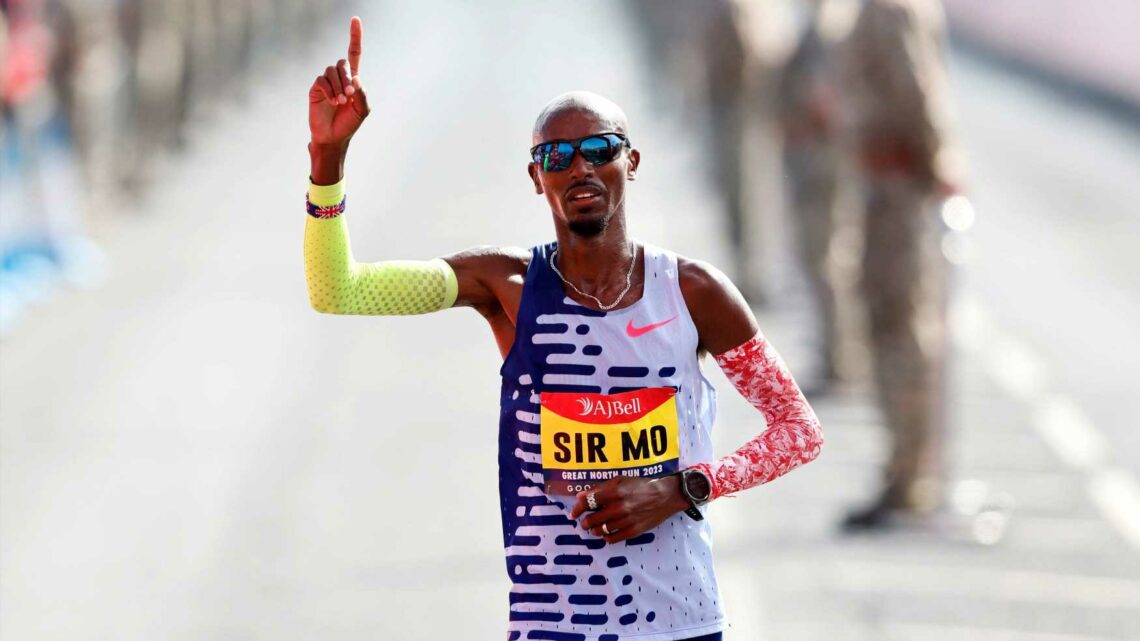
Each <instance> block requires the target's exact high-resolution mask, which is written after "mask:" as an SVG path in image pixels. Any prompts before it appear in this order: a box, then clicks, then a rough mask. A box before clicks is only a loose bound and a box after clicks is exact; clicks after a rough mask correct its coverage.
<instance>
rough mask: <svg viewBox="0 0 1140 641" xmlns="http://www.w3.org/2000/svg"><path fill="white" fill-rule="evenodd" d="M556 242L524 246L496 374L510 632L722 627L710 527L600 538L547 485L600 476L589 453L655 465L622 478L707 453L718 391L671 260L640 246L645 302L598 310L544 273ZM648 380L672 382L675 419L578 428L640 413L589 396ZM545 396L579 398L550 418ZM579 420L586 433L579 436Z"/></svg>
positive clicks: (681, 632) (687, 634)
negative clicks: (627, 428) (512, 329)
mask: <svg viewBox="0 0 1140 641" xmlns="http://www.w3.org/2000/svg"><path fill="white" fill-rule="evenodd" d="M556 247H557V245H556V244H553V243H552V244H548V245H543V246H538V247H535V248H533V250H532V260H531V263H530V267H529V268H528V270H527V274H526V284H525V286H524V290H523V296H522V301H521V303H520V305H519V314H518V318H517V324H516V336H515V343H514V346H513V347H512V348H511V351H510V353H509V354H508V355H507V358H506V360H505V361H504V363H503V368H502V377H503V385H502V394H501V399H500V402H501V405H500V407H501V413H500V427H499V491H500V502H501V507H502V519H503V542H504V546H505V548H506V565H507V574H508V576H509V577H510V579H511V581H512V583H513V586H512V589H511V593H510V625H509V628H508V629H509V633H508V639H509V640H515V639H528V640H529V639H548V640H554V641H618V640H620V639H635V640H637V641H674V640H678V639H688V638H691V637H696V636H700V635H704V634H710V633H713V632H718V631H721V630H722V629H723V628H724V611H723V607H722V604H721V599H720V594H719V593H718V589H717V582H716V577H715V575H714V573H713V562H712V549H711V548H712V539H711V532H710V528H709V525H708V521H693V520H692V519H690V518H689V517H688V516H686V515H684V514H683V513H677V514H675V515H673V516H672V517H670V518H669V519H668V520H666V521H665V522H664V523H662V524H661V525H659V526H658V527H657V528H655V529H653V530H652V531H650V532H648V533H645V534H643V535H641V536H638V537H636V538H634V539H630V540H627V541H624V542H621V543H618V544H615V545H607V544H605V542H604V541H602V540H601V539H599V538H596V537H594V536H592V535H591V534H589V533H588V532H586V531H585V530H583V529H582V528H580V527H579V526H578V525H577V523H576V522H575V521H571V520H570V519H569V518H568V516H567V515H568V513H569V510H570V507H571V506H573V505H574V502H575V501H576V498H575V497H574V496H572V495H563V494H557V493H554V492H555V491H556V490H554V489H552V488H557V487H560V486H559V485H558V483H559V481H556V482H555V483H553V484H551V483H550V480H551V475H552V474H557V475H562V476H558V478H560V479H561V478H579V479H583V480H582V481H581V482H584V483H595V484H597V483H601V482H603V481H602V480H591V479H590V478H588V477H589V476H590V475H596V474H599V473H598V472H596V471H590V470H589V469H588V467H589V466H590V465H594V464H595V463H596V461H598V460H601V461H606V462H608V464H610V465H616V464H617V463H614V459H615V458H621V457H622V456H625V457H626V458H627V459H628V458H629V457H634V458H637V457H640V456H643V455H647V456H650V457H656V458H652V459H651V462H656V461H658V460H663V461H664V462H663V463H660V464H657V465H642V466H640V467H639V468H638V470H639V471H638V472H623V474H625V475H629V474H634V473H642V472H645V471H646V470H651V471H656V472H657V475H660V474H664V473H667V472H671V471H673V470H676V469H684V468H686V467H689V466H691V465H693V464H695V463H699V462H708V461H710V460H711V459H712V455H713V450H712V438H711V430H712V425H713V420H714V418H715V415H716V393H715V390H714V389H713V388H712V385H710V384H709V382H708V380H707V379H706V378H705V377H704V375H703V373H702V371H701V367H700V363H699V361H698V360H697V343H698V338H697V330H696V327H695V326H694V325H693V321H692V318H691V317H690V316H689V311H688V308H687V307H686V306H685V301H684V299H683V297H682V296H681V289H680V287H679V281H678V271H677V256H676V255H675V254H673V253H672V252H669V251H666V250H663V249H659V248H657V247H653V246H651V245H644V246H643V247H644V260H645V286H644V293H643V295H642V297H641V299H640V300H639V301H638V302H636V303H634V304H633V305H631V306H629V307H626V308H624V309H619V310H616V311H611V312H600V311H596V310H592V309H589V308H586V307H583V306H581V305H579V304H577V303H575V302H574V301H572V300H571V299H570V298H569V297H567V296H566V294H565V292H564V290H563V284H562V282H561V280H560V279H559V278H558V276H557V275H556V274H555V273H554V272H553V270H552V269H551V268H550V262H549V259H550V255H551V253H552V252H553V251H554V249H555V248H556ZM645 388H673V389H675V390H676V393H675V395H672V394H670V393H669V392H668V391H664V394H665V395H668V396H671V397H672V401H669V402H670V403H672V402H675V407H676V409H675V413H676V417H675V420H673V419H669V418H666V419H665V420H659V419H660V417H661V412H662V411H664V410H662V409H660V408H659V409H657V410H654V411H655V412H656V414H653V415H647V416H646V417H645V418H644V419H640V420H642V421H643V422H645V421H648V422H650V423H655V425H654V428H655V429H656V430H657V431H653V432H652V436H653V438H652V439H650V438H649V437H648V436H646V435H645V434H641V432H637V431H636V429H635V432H636V433H635V432H631V433H630V434H632V435H621V438H617V436H618V434H617V432H612V431H610V432H605V433H604V434H603V435H602V436H597V435H591V434H589V433H588V431H589V430H590V429H593V427H592V426H591V425H587V424H583V423H579V421H589V420H593V419H590V418H588V417H586V418H584V417H583V416H579V414H586V413H590V414H591V415H593V416H603V415H604V416H603V418H602V419H598V420H609V419H612V418H613V414H614V412H616V413H618V414H620V413H622V412H623V411H624V412H630V413H631V415H632V414H635V413H636V412H644V411H645V410H646V409H647V407H646V406H645V405H644V404H643V402H642V401H630V402H625V403H624V404H623V403H609V404H607V403H606V402H605V401H604V400H598V399H599V398H601V397H598V396H595V395H599V394H600V395H616V394H623V393H626V392H631V391H636V390H643V389H645ZM658 392H661V390H658ZM543 393H548V394H547V396H546V397H545V398H547V399H551V398H553V396H552V395H551V394H550V393H555V394H554V395H556V396H561V395H563V394H566V395H567V398H573V397H572V396H570V395H576V394H581V395H584V398H583V399H582V400H578V402H577V403H576V404H575V403H572V402H569V401H567V402H566V403H563V404H562V405H560V406H558V412H561V414H559V415H554V414H551V411H552V410H551V407H553V405H552V404H551V405H550V406H549V407H547V408H546V409H544V408H543V407H542V406H541V405H540V401H541V400H542V399H543V398H544V397H543V396H542V395H543ZM646 394H648V393H646ZM654 394H655V395H654V396H653V398H659V397H660V396H661V393H654ZM636 395H637V394H636V393H635V394H633V395H632V396H636ZM621 398H625V396H622V397H621ZM654 402H656V401H654ZM611 406H612V407H611ZM663 407H664V406H663ZM668 407H671V405H670V406H668ZM572 408H580V411H579V412H578V413H575V411H574V410H573V409H572ZM615 408H616V409H615ZM648 409H651V408H648ZM587 410H588V411H589V412H587ZM611 410H612V411H611ZM668 413H669V414H670V415H671V414H672V411H670V412H668ZM563 415H565V416H563ZM544 416H546V417H548V418H547V420H546V422H545V423H543V417H544ZM556 421H557V422H556ZM657 423H660V424H659V425H658V424H657ZM674 424H675V425H674ZM567 426H568V427H567ZM663 426H664V427H663ZM634 427H635V428H636V427H637V426H634ZM544 428H545V429H546V430H547V431H546V432H545V434H544V432H543V430H544ZM579 428H581V429H584V430H587V432H586V433H581V434H580V433H579V432H575V430H577V429H579ZM666 428H667V429H669V430H675V433H671V434H670V435H669V436H670V439H675V441H676V442H675V443H672V442H670V443H668V444H666V443H665V442H664V440H663V439H657V436H658V432H661V434H662V435H663V434H664V432H663V431H662V430H664V429H666ZM555 429H557V430H559V431H558V432H553V431H552V430H555ZM598 429H601V430H603V431H604V430H611V426H604V428H598ZM579 437H580V438H579ZM603 438H605V439H607V440H605V442H604V443H603V442H602V441H603ZM595 439H596V440H597V442H595V441H594V440H595ZM659 445H660V448H658V446H659ZM667 445H668V447H667ZM670 447H671V448H672V449H669V448H670ZM544 448H546V451H545V452H544ZM544 460H545V461H546V463H547V465H545V466H544ZM556 460H557V461H558V462H555V461H556ZM643 460H645V459H639V461H638V462H642V461H643ZM597 464H599V465H600V463H597ZM576 465H582V466H586V468H582V469H577V468H575V466H576ZM630 465H632V464H630ZM553 467H558V468H563V467H566V468H574V469H567V470H557V471H554V470H553ZM576 469H577V471H575V470H576ZM601 474H603V475H604V474H606V472H602V473H601ZM568 483H570V482H568ZM571 484H572V483H571Z"/></svg>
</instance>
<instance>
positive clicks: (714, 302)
mask: <svg viewBox="0 0 1140 641" xmlns="http://www.w3.org/2000/svg"><path fill="white" fill-rule="evenodd" d="M677 275H678V284H679V285H680V288H681V296H682V297H684V299H685V306H686V307H687V308H688V310H689V316H691V317H692V319H693V324H694V325H695V326H696V327H697V333H698V334H699V335H700V345H701V349H702V350H704V351H707V352H709V353H711V354H721V353H723V352H726V351H728V350H730V349H732V348H733V347H736V346H737V345H740V344H742V343H744V342H746V341H748V340H749V339H750V338H752V337H753V336H754V335H755V334H756V332H757V331H758V330H759V325H758V324H757V323H756V317H755V316H754V315H753V313H752V308H751V307H749V306H748V302H747V301H746V300H744V296H743V295H742V294H741V293H740V290H739V289H738V288H737V287H736V285H735V284H733V282H732V280H730V279H729V278H728V276H726V275H725V274H724V272H722V271H721V270H719V269H717V268H716V267H714V266H713V265H712V264H710V263H707V262H705V261H703V260H693V259H691V258H686V257H683V256H678V257H677Z"/></svg>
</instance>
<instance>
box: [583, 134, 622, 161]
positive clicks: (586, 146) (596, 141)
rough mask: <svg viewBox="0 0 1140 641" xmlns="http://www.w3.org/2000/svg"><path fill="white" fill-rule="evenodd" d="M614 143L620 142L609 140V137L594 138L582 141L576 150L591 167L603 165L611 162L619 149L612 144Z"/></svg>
mask: <svg viewBox="0 0 1140 641" xmlns="http://www.w3.org/2000/svg"><path fill="white" fill-rule="evenodd" d="M615 142H618V143H620V140H618V139H616V138H615V139H614V140H610V137H609V136H595V137H593V138H587V139H585V140H583V141H582V146H581V147H579V148H578V150H579V151H581V152H582V157H583V158H585V159H586V162H588V163H590V164H591V165H604V164H606V163H608V162H609V161H611V160H613V159H614V157H615V156H617V153H618V151H619V150H620V149H621V147H620V146H619V145H616V144H614V143H615Z"/></svg>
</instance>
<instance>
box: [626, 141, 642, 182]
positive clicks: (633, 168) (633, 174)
mask: <svg viewBox="0 0 1140 641" xmlns="http://www.w3.org/2000/svg"><path fill="white" fill-rule="evenodd" d="M640 165H641V152H640V151H638V150H636V149H630V150H629V167H628V168H627V169H626V170H625V178H626V180H636V179H637V168H638V167H639V166H640Z"/></svg>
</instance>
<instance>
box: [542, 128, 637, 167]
mask: <svg viewBox="0 0 1140 641" xmlns="http://www.w3.org/2000/svg"><path fill="white" fill-rule="evenodd" d="M628 145H629V138H627V137H626V136H625V134H618V133H605V134H595V135H593V136H586V137H585V138H579V139H577V140H551V141H549V142H544V143H539V144H537V145H535V146H533V147H531V148H530V157H531V159H533V160H534V162H535V163H537V164H538V166H539V167H542V171H544V172H546V173H549V172H552V171H563V170H564V169H568V168H569V167H570V163H572V162H574V154H575V152H576V153H580V154H582V157H583V158H585V159H586V162H588V163H590V164H591V165H604V164H606V163H608V162H610V161H612V160H613V159H614V158H617V156H618V154H619V153H621V148H622V147H623V146H628Z"/></svg>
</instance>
